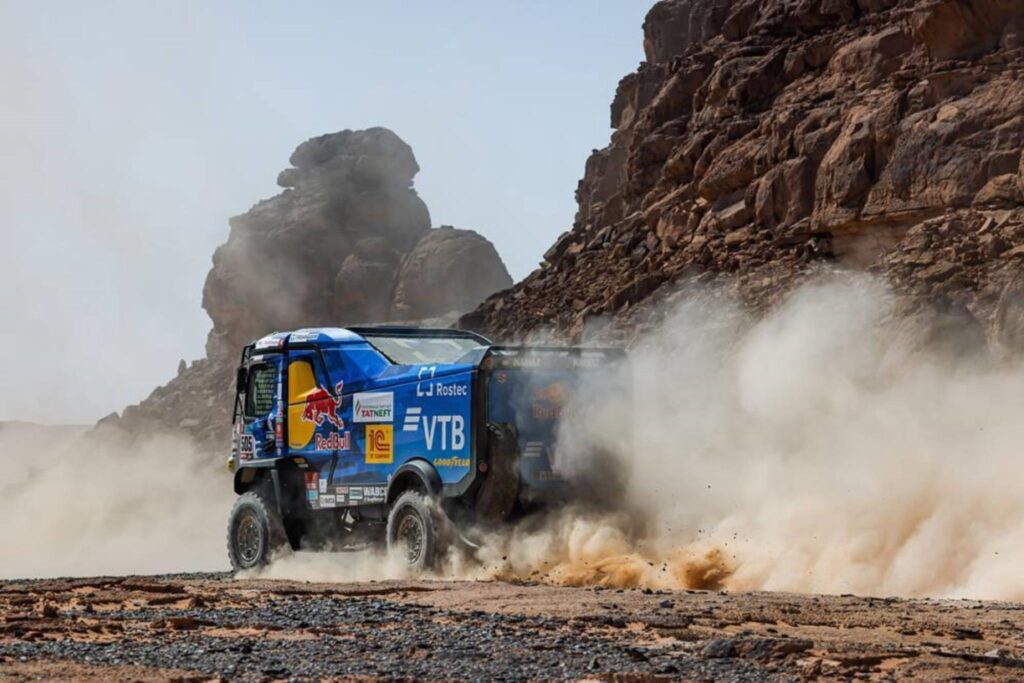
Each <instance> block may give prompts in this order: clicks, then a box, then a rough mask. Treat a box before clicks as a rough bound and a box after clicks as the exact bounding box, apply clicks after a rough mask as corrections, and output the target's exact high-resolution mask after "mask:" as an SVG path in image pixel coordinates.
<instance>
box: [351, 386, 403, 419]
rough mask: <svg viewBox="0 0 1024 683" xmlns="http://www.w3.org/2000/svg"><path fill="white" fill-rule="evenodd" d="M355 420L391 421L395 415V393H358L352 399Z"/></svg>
mask: <svg viewBox="0 0 1024 683" xmlns="http://www.w3.org/2000/svg"><path fill="white" fill-rule="evenodd" d="M352 415H353V416H354V419H355V421H356V422H391V420H392V419H394V416H395V395H394V394H393V393H391V392H390V391H387V392H383V391H382V392H374V393H358V394H356V395H355V397H354V398H353V399H352Z"/></svg>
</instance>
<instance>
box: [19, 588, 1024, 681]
mask: <svg viewBox="0 0 1024 683" xmlns="http://www.w3.org/2000/svg"><path fill="white" fill-rule="evenodd" d="M1022 610H1024V605H1018V604H1011V603H994V602H976V601H938V600H896V599H875V598H859V597H853V596H815V595H793V594H780V593H775V594H772V593H720V592H708V591H673V592H668V591H663V592H658V591H654V592H651V591H641V590H615V589H594V588H566V587H557V586H548V585H540V584H522V583H518V584H517V583H502V582H479V583H467V582H369V583H358V584H313V583H299V582H291V581H250V580H234V579H232V578H231V577H230V576H228V575H184V576H163V577H128V578H90V579H67V580H41V581H9V582H3V583H0V680H53V679H76V680H97V681H98V680H116V681H137V680H143V681H151V680H152V681H171V680H177V681H181V680H188V681H192V680H195V681H200V680H212V679H221V680H277V679H282V680H293V679H322V678H336V679H343V680H351V679H363V680H365V679H391V680H394V679H435V680H438V679H446V680H451V679H477V680H482V679H488V680H542V679H550V678H563V679H575V680H583V679H590V680H616V681H641V680H661V679H665V680H671V679H688V680H720V679H723V678H727V679H730V680H771V679H779V680H792V679H794V678H836V679H844V680H848V679H851V678H856V679H865V680H875V679H879V680H885V679H895V678H899V679H903V678H910V677H914V678H916V679H924V680H935V679H943V680H947V679H950V678H958V679H961V680H965V679H974V680H991V679H1020V678H1022V677H1024V658H1022V656H1024V630H1022V629H1021V626H1022V625H1024V614H1022Z"/></svg>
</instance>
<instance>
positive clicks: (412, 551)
mask: <svg viewBox="0 0 1024 683" xmlns="http://www.w3.org/2000/svg"><path fill="white" fill-rule="evenodd" d="M445 521H446V518H445V516H444V513H443V512H442V511H441V510H440V508H439V506H438V504H437V501H436V499H430V498H427V497H426V496H425V495H423V494H422V493H420V492H419V491H406V492H405V493H403V494H401V495H400V496H398V499H397V500H395V502H394V504H392V506H391V510H390V511H389V512H388V532H387V538H388V551H389V552H397V553H402V556H403V557H404V558H405V560H406V562H407V563H408V565H409V567H410V568H411V569H413V570H414V571H426V570H429V569H434V568H436V567H437V565H438V562H439V560H440V559H441V555H442V553H443V551H444V546H445V542H444V536H445V534H444V529H445Z"/></svg>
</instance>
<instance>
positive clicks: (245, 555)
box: [236, 512, 263, 566]
mask: <svg viewBox="0 0 1024 683" xmlns="http://www.w3.org/2000/svg"><path fill="white" fill-rule="evenodd" d="M236 545H237V547H238V556H239V558H240V559H241V560H242V564H243V565H246V566H252V565H254V564H256V561H257V560H258V559H259V557H260V553H261V552H262V551H263V529H262V528H261V526H260V522H259V520H258V519H256V515H254V514H253V513H251V512H246V513H245V514H243V515H242V518H241V519H240V520H239V521H238V532H237V540H236Z"/></svg>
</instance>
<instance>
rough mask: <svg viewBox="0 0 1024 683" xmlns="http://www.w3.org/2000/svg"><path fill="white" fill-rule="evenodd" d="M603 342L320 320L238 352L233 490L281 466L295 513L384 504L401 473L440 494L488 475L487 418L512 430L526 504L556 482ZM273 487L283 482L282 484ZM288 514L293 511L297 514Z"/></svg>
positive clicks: (465, 489)
mask: <svg viewBox="0 0 1024 683" xmlns="http://www.w3.org/2000/svg"><path fill="white" fill-rule="evenodd" d="M615 355H617V352H614V351H610V350H605V349H569V348H549V349H538V348H522V347H502V346H495V345H493V344H492V343H491V342H490V341H488V340H487V339H485V338H484V337H481V336H479V335H476V334H473V333H470V332H464V331H458V330H448V329H445V330H425V329H417V328H397V327H376V328H348V329H344V328H316V329H303V330H297V331H295V332H288V333H275V334H272V335H268V336H266V337H264V338H262V339H260V340H258V341H256V342H254V343H253V344H251V345H249V346H248V347H246V349H245V351H244V352H243V357H242V364H241V367H240V372H239V392H238V396H239V399H238V401H237V402H236V415H235V425H234V439H233V446H232V455H231V460H230V463H229V464H230V466H231V468H232V469H233V470H234V471H235V489H236V491H238V492H239V493H241V492H242V491H243V490H245V488H246V486H247V482H251V481H253V480H254V479H255V477H256V474H257V473H258V472H257V471H258V470H263V469H267V468H271V469H274V470H281V469H287V470H288V471H290V472H291V473H292V475H290V477H291V478H290V479H289V480H288V481H290V482H292V483H291V486H293V487H294V486H295V485H296V484H295V482H297V481H299V476H300V475H299V474H298V473H301V489H302V494H301V496H294V495H293V496H291V497H288V496H282V495H281V493H280V492H279V493H278V499H279V500H284V499H287V500H290V501H291V502H290V503H289V505H291V506H292V507H293V508H299V511H300V512H301V511H303V510H305V511H319V510H326V509H349V510H352V509H367V510H368V509H369V508H371V507H372V506H383V505H386V504H387V503H388V502H389V501H390V500H391V499H393V497H394V494H395V487H396V483H397V482H398V480H400V479H402V478H403V473H409V472H413V473H415V476H416V477H417V478H418V480H420V481H422V482H423V483H424V484H425V485H426V486H427V487H428V488H432V489H434V490H433V491H432V493H434V494H436V495H438V496H440V497H442V498H457V497H459V496H466V495H471V494H472V493H473V491H474V490H475V489H476V488H478V487H479V481H480V480H481V479H485V478H486V477H487V475H488V468H489V467H491V468H493V465H494V463H489V461H488V456H489V450H488V449H489V447H490V446H489V444H488V438H489V431H488V426H489V425H510V426H511V433H513V434H514V438H515V442H516V443H515V446H516V448H515V450H516V451H517V456H518V464H517V470H518V477H517V478H518V483H517V486H518V488H519V497H520V498H521V499H522V500H528V499H531V498H536V497H538V496H544V495H548V494H550V493H552V492H557V491H559V490H561V489H562V488H563V487H564V486H565V481H564V480H563V478H562V476H561V474H560V472H559V470H558V467H557V459H556V455H555V454H556V450H557V443H556V442H557V425H558V421H559V419H560V418H561V416H562V412H563V410H564V409H565V406H566V404H567V403H568V402H569V401H570V399H571V397H572V395H573V394H574V392H575V391H576V390H577V388H578V386H579V383H580V382H581V381H582V378H584V377H585V376H587V375H588V373H590V374H593V373H599V372H601V370H602V369H603V368H606V367H607V365H608V362H609V359H610V357H611V356H615ZM279 486H280V484H279ZM293 514H294V510H293Z"/></svg>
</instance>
